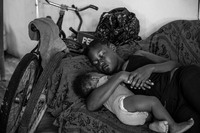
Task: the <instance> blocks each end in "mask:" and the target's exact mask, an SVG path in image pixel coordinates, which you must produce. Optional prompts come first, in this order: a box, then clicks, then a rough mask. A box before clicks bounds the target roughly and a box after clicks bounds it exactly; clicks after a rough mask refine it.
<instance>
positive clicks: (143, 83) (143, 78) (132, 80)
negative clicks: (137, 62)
mask: <svg viewBox="0 0 200 133" xmlns="http://www.w3.org/2000/svg"><path fill="white" fill-rule="evenodd" d="M153 69H154V68H153V67H152V65H151V64H150V65H146V66H143V67H140V68H138V69H136V70H135V71H133V72H131V73H130V75H129V77H128V81H127V82H128V83H129V84H131V87H132V88H138V89H145V88H148V89H150V88H151V86H152V85H153V83H152V82H151V80H149V77H150V76H151V74H152V72H153Z"/></svg>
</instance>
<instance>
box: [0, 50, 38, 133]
mask: <svg viewBox="0 0 200 133" xmlns="http://www.w3.org/2000/svg"><path fill="white" fill-rule="evenodd" d="M38 72H39V60H38V57H37V56H36V55H35V54H33V53H28V54H26V55H25V56H24V57H23V58H22V59H21V61H20V62H19V64H18V65H17V67H16V69H15V71H14V72H13V74H12V77H11V79H10V81H9V83H8V87H7V90H6V92H5V95H4V99H3V104H2V106H1V110H0V123H1V124H0V132H1V133H6V132H9V133H12V132H13V133H14V132H16V130H17V128H18V126H19V122H20V120H21V117H22V115H23V110H24V109H25V108H26V103H27V100H28V97H29V96H30V94H31V91H32V88H33V86H34V84H35V83H36V76H37V75H38ZM13 111H18V112H13ZM15 115H16V116H15Z"/></svg>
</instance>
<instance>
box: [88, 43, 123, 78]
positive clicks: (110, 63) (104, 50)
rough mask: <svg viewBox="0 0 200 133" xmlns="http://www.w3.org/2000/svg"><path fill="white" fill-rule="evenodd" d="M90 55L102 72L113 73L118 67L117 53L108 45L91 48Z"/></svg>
mask: <svg viewBox="0 0 200 133" xmlns="http://www.w3.org/2000/svg"><path fill="white" fill-rule="evenodd" d="M88 57H89V59H90V61H91V62H92V64H93V65H94V66H95V67H96V68H97V69H98V70H99V71H101V72H102V73H105V74H112V73H113V72H114V71H116V69H117V68H118V65H119V64H118V58H117V57H118V56H117V54H116V53H115V52H114V51H113V50H112V49H111V48H109V47H108V46H106V45H99V46H95V47H93V48H91V49H90V50H89V52H88Z"/></svg>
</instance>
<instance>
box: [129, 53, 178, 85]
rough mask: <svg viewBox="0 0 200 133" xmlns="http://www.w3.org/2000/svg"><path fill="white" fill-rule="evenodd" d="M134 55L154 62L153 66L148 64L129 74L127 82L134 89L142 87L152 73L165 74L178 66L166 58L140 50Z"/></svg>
mask: <svg viewBox="0 0 200 133" xmlns="http://www.w3.org/2000/svg"><path fill="white" fill-rule="evenodd" d="M135 55H140V56H144V57H146V58H148V59H150V60H152V61H154V62H156V63H155V64H148V65H145V66H143V67H140V68H138V69H136V70H135V71H133V72H132V73H131V74H130V76H129V79H128V80H129V81H130V82H131V84H132V86H135V87H139V86H143V85H144V83H145V81H146V80H147V79H148V78H149V77H150V76H151V74H152V73H162V72H167V71H171V70H173V69H174V68H177V67H179V66H180V64H179V63H178V62H175V61H171V60H167V59H166V58H163V57H160V56H157V55H155V54H152V53H149V52H146V51H142V50H139V51H136V52H135Z"/></svg>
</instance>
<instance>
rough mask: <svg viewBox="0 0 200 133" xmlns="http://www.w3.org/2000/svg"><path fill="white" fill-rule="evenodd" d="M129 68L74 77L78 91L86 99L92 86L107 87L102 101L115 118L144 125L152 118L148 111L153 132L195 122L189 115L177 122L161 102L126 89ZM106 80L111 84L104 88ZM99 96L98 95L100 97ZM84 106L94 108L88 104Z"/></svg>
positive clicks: (176, 131) (175, 132) (173, 131)
mask: <svg viewBox="0 0 200 133" xmlns="http://www.w3.org/2000/svg"><path fill="white" fill-rule="evenodd" d="M128 77H129V72H125V71H121V72H119V73H117V74H115V75H113V76H108V75H105V74H101V73H97V72H89V73H86V74H83V75H79V76H78V77H77V81H78V82H79V83H76V84H78V85H79V87H78V94H79V95H80V96H81V97H84V98H86V99H87V97H89V96H90V94H91V92H92V91H93V90H94V89H99V91H101V89H107V91H108V92H107V93H106V94H105V95H104V98H102V99H105V101H102V103H103V105H104V106H105V107H106V108H107V109H108V110H110V111H111V112H112V113H114V114H115V115H116V116H117V118H118V119H119V120H120V121H121V122H122V123H124V124H127V125H143V124H145V122H150V121H151V113H152V114H153V117H154V119H155V121H153V122H152V123H150V124H149V128H150V129H151V130H153V131H156V132H163V133H166V132H168V131H169V132H170V133H182V132H185V131H186V130H188V129H189V128H191V127H192V125H193V124H194V121H193V119H192V118H191V119H190V120H188V121H185V122H182V123H176V122H175V121H174V120H173V118H172V117H171V116H170V114H169V113H168V112H167V110H166V109H165V108H164V107H163V105H162V104H161V102H160V101H159V100H158V99H157V98H156V97H154V96H145V95H134V94H133V93H132V92H131V91H130V90H128V89H127V88H126V87H125V85H124V83H127V80H128ZM107 84H113V86H112V87H111V88H106V85H107ZM99 100H101V99H99ZM87 103H88V101H87V100H86V106H87V109H88V110H90V111H95V110H96V109H95V110H94V109H92V108H91V106H90V105H88V104H87Z"/></svg>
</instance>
